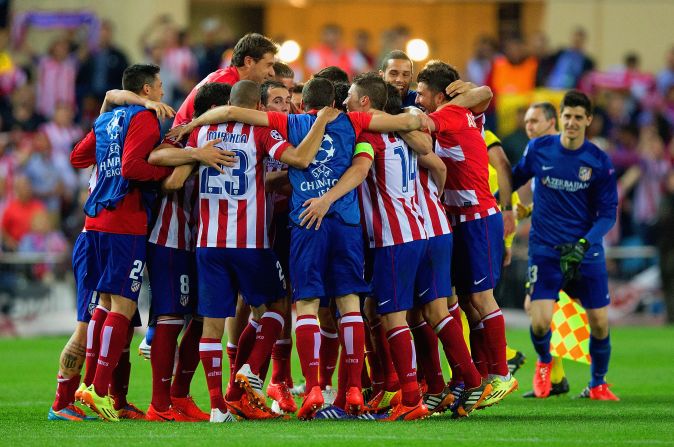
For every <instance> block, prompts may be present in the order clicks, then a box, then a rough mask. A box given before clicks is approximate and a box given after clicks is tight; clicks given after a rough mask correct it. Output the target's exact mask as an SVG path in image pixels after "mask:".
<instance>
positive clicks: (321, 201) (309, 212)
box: [300, 196, 331, 230]
mask: <svg viewBox="0 0 674 447" xmlns="http://www.w3.org/2000/svg"><path fill="white" fill-rule="evenodd" d="M330 205H331V203H330V202H329V201H328V200H327V199H326V198H325V196H323V197H312V198H311V199H308V200H307V201H306V202H304V203H303V204H302V206H304V207H306V208H304V211H302V212H301V213H300V219H301V221H300V226H301V227H303V226H305V225H306V227H307V230H310V229H311V227H312V226H313V225H314V224H316V230H318V229H319V228H320V227H321V222H323V218H324V217H325V215H326V214H327V213H328V210H329V209H330Z"/></svg>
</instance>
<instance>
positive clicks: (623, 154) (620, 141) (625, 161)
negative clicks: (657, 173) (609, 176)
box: [609, 123, 639, 177]
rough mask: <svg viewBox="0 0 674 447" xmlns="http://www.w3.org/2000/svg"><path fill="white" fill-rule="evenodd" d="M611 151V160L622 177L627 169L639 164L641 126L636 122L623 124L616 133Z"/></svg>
mask: <svg viewBox="0 0 674 447" xmlns="http://www.w3.org/2000/svg"><path fill="white" fill-rule="evenodd" d="M612 141H613V147H612V150H611V151H610V154H609V155H610V157H611V162H612V163H613V166H614V167H615V169H616V173H617V175H618V177H620V176H621V175H622V174H623V173H624V172H625V171H626V170H627V169H629V168H630V167H632V166H635V165H637V164H639V152H638V149H637V146H638V143H639V128H638V127H637V126H635V125H634V124H629V123H628V124H623V125H622V126H620V129H619V130H618V132H617V133H616V138H615V139H614V140H612Z"/></svg>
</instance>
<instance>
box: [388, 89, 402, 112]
mask: <svg viewBox="0 0 674 447" xmlns="http://www.w3.org/2000/svg"><path fill="white" fill-rule="evenodd" d="M402 109H403V98H402V96H400V90H398V88H397V87H396V86H395V85H393V84H391V83H389V82H387V83H386V107H384V112H386V113H388V114H390V115H397V114H399V113H400V112H402Z"/></svg>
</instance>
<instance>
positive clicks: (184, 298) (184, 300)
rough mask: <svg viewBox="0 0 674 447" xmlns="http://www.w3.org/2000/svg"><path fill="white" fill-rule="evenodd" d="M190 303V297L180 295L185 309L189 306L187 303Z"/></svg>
mask: <svg viewBox="0 0 674 447" xmlns="http://www.w3.org/2000/svg"><path fill="white" fill-rule="evenodd" d="M189 302H190V296H189V295H180V305H181V306H183V307H185V306H187V303H189Z"/></svg>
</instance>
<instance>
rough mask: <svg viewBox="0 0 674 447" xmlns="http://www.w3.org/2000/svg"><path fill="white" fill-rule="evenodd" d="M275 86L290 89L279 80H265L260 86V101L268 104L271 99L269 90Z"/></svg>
mask: <svg viewBox="0 0 674 447" xmlns="http://www.w3.org/2000/svg"><path fill="white" fill-rule="evenodd" d="M273 88H282V89H285V90H288V89H287V88H286V86H285V85H283V83H281V82H279V81H273V80H268V81H264V82H263V83H262V86H261V87H260V102H262V105H267V101H269V90H271V89H273Z"/></svg>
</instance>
